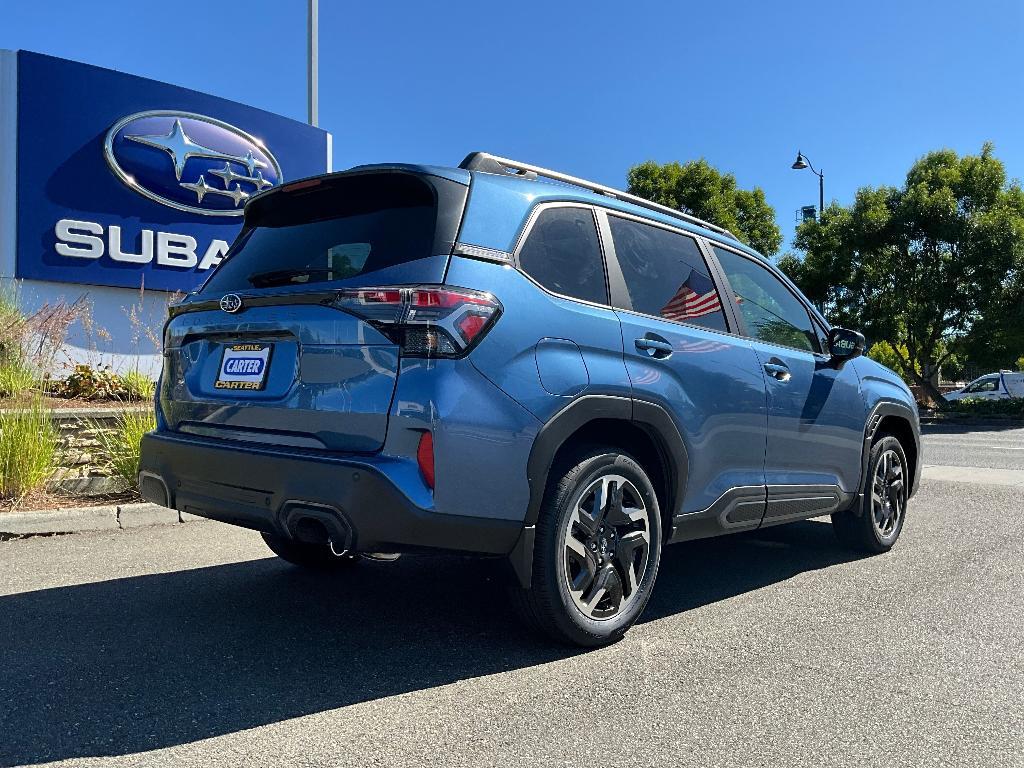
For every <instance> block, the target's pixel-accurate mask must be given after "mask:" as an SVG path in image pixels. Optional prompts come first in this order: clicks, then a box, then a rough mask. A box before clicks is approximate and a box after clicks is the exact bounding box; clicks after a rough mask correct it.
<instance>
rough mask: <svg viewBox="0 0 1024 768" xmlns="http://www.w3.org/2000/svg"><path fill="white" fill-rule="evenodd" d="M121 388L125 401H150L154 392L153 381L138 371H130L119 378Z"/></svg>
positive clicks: (154, 385)
mask: <svg viewBox="0 0 1024 768" xmlns="http://www.w3.org/2000/svg"><path fill="white" fill-rule="evenodd" d="M121 387H122V388H123V389H124V397H125V399H126V400H152V399H153V395H154V394H155V392H156V384H155V383H154V381H153V380H152V379H151V378H149V377H148V376H146V375H145V374H143V373H140V372H139V371H138V370H131V371H128V373H126V374H124V375H123V376H121Z"/></svg>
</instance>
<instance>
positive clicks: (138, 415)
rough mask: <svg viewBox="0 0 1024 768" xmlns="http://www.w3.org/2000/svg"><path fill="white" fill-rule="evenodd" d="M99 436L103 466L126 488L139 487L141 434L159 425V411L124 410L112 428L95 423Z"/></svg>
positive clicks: (97, 435)
mask: <svg viewBox="0 0 1024 768" xmlns="http://www.w3.org/2000/svg"><path fill="white" fill-rule="evenodd" d="M94 426H95V429H96V439H97V440H99V443H100V448H99V451H98V453H99V454H100V457H101V459H102V461H103V465H104V467H105V468H106V469H107V470H108V471H109V472H110V474H111V476H112V477H115V478H117V479H119V480H121V481H122V482H123V483H124V484H125V487H126V488H136V487H137V484H138V478H139V452H140V443H141V442H142V436H143V435H144V434H146V433H147V432H152V431H153V430H154V429H156V415H155V414H154V412H153V411H152V410H146V411H135V410H130V411H129V410H125V411H121V413H120V414H119V415H118V417H117V425H116V426H115V427H114V428H113V429H109V428H104V427H102V426H100V425H99V424H96V425H94Z"/></svg>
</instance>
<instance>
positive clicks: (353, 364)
mask: <svg viewBox="0 0 1024 768" xmlns="http://www.w3.org/2000/svg"><path fill="white" fill-rule="evenodd" d="M165 338H166V348H165V352H164V361H165V362H164V365H165V368H164V376H163V377H162V382H161V390H160V403H161V408H162V411H163V414H164V418H165V420H166V422H167V427H168V428H169V429H172V430H175V431H178V432H186V433H190V434H198V435H203V436H206V437H217V438H224V439H233V440H245V441H250V442H265V443H270V444H273V445H286V446H293V447H300V448H318V449H325V450H332V451H357V452H372V451H377V450H379V449H380V447H381V446H382V445H383V443H384V438H385V436H386V435H387V418H388V411H389V409H390V406H391V398H392V395H393V394H394V391H395V380H396V377H397V375H398V347H397V346H396V345H395V344H394V343H392V342H391V341H390V340H389V339H388V338H386V337H385V336H384V335H382V334H381V333H380V332H379V331H377V330H376V329H375V328H374V327H373V326H371V325H369V324H368V323H366V322H364V321H362V320H360V319H358V318H356V317H353V316H352V315H349V314H347V313H345V312H342V311H340V310H337V309H332V308H330V307H327V306H322V305H315V304H298V305H290V306H280V305H270V306H255V307H252V308H250V309H246V310H245V311H244V313H242V314H239V315H229V314H226V313H224V312H221V311H219V310H206V311H200V312H190V313H187V314H183V315H179V316H178V317H176V318H175V319H174V320H172V321H171V322H170V323H169V324H168V327H167V332H166V337H165ZM249 361H257V362H249Z"/></svg>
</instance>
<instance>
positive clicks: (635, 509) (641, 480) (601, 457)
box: [513, 448, 661, 647]
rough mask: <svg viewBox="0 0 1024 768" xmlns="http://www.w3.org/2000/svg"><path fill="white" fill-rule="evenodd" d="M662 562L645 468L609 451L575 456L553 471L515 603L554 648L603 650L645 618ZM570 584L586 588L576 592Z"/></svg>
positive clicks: (655, 508)
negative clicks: (529, 570) (528, 582)
mask: <svg viewBox="0 0 1024 768" xmlns="http://www.w3.org/2000/svg"><path fill="white" fill-rule="evenodd" d="M616 478H618V479H616ZM598 494H604V495H603V498H604V499H606V501H605V502H604V506H603V511H602V512H601V513H600V514H598V515H596V516H595V515H591V514H588V513H587V512H586V511H585V510H586V509H592V510H595V511H596V510H597V509H598V507H599V506H601V505H600V503H599V502H598V498H599V497H598ZM640 502H642V504H639V503H640ZM638 504H639V505H638ZM581 505H584V506H581ZM641 506H642V507H643V509H641V508H640V507H641ZM581 509H583V511H582V512H581V511H580V510H581ZM574 513H575V515H574ZM634 518H636V519H634ZM644 535H646V538H647V541H646V542H644V540H643V539H644ZM570 537H571V541H570ZM570 544H572V546H570ZM591 545H593V547H592V546H591ZM660 561H661V511H660V508H659V507H658V498H657V495H656V494H655V492H654V487H653V486H652V485H651V481H650V479H649V478H648V477H647V474H646V473H645V472H644V470H643V468H641V467H640V465H639V464H638V463H637V462H636V461H634V460H633V459H632V458H630V457H629V456H626V455H624V454H621V453H618V452H615V451H614V450H611V449H605V448H592V449H590V450H586V451H581V452H580V453H577V454H576V455H575V456H574V457H573V458H572V459H570V460H568V461H566V462H564V463H563V464H562V465H561V466H560V467H555V468H553V469H552V475H551V481H550V482H549V484H548V489H547V492H546V493H545V495H544V501H543V503H542V505H541V510H540V515H539V517H538V519H537V529H536V538H535V542H534V553H533V580H532V586H531V588H530V589H522V588H520V587H518V586H516V587H514V588H513V593H514V594H513V598H514V599H513V604H514V605H515V606H516V607H517V609H518V611H519V613H520V614H521V615H522V616H523V617H524V618H525V619H526V620H527V621H528V622H529V623H530V624H532V625H533V626H534V627H535V628H537V629H538V630H540V631H541V632H543V633H544V634H546V635H547V636H549V637H551V638H553V639H555V640H557V641H559V642H563V643H569V644H573V645H579V646H586V647H594V646H600V645H606V644H608V643H611V642H614V641H616V640H618V639H619V638H621V637H622V635H623V634H625V632H626V630H628V629H629V628H630V627H631V626H632V625H633V623H634V622H635V621H636V620H637V618H638V617H639V616H640V614H641V613H642V612H643V610H644V607H645V606H646V605H647V601H648V599H649V598H650V596H651V591H652V590H653V588H654V580H655V578H656V577H657V575H658V565H659V563H660ZM591 574H594V575H593V576H592V577H591ZM630 576H632V578H629V577H630ZM570 580H573V582H574V583H576V584H580V585H584V586H583V587H582V588H581V589H580V590H577V591H575V592H574V591H573V590H572V588H571V587H570ZM634 582H635V588H634V587H633V583H634ZM587 585H589V587H588V586H587ZM602 595H603V597H602ZM588 601H592V602H593V606H588V605H587V602H588Z"/></svg>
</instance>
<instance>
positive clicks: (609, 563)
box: [564, 474, 651, 620]
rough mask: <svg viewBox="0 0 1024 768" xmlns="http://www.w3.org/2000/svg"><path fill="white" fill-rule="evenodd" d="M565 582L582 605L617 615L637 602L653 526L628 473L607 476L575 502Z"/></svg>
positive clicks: (593, 614) (600, 615)
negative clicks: (628, 478)
mask: <svg viewBox="0 0 1024 768" xmlns="http://www.w3.org/2000/svg"><path fill="white" fill-rule="evenodd" d="M564 535H565V545H564V561H565V562H564V568H565V583H566V587H567V588H568V590H569V595H570V597H571V598H572V601H573V603H574V604H575V605H576V608H577V609H578V610H579V611H580V612H581V613H582V614H583V615H584V616H586V617H588V618H591V619H599V620H605V619H611V618H614V617H615V616H617V615H619V614H620V613H621V612H622V611H623V610H625V609H626V608H627V607H628V606H629V605H631V604H632V603H633V601H635V600H636V598H637V594H638V592H639V586H640V584H641V583H642V582H643V578H644V574H645V573H646V571H647V565H648V559H649V556H650V547H651V540H650V537H651V527H650V519H649V517H648V512H647V505H646V504H645V503H644V499H643V496H642V495H641V494H640V491H639V490H637V487H636V486H635V485H634V484H633V483H632V482H630V481H629V480H627V479H626V478H625V477H623V476H622V475H615V474H609V475H603V476H601V477H599V478H597V479H596V480H594V481H593V482H592V483H591V484H590V485H588V486H587V487H586V488H585V489H584V491H583V493H581V494H580V495H579V496H578V497H577V499H576V502H575V506H574V508H573V511H572V514H570V515H569V520H568V523H567V524H566V527H565V531H564Z"/></svg>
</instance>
